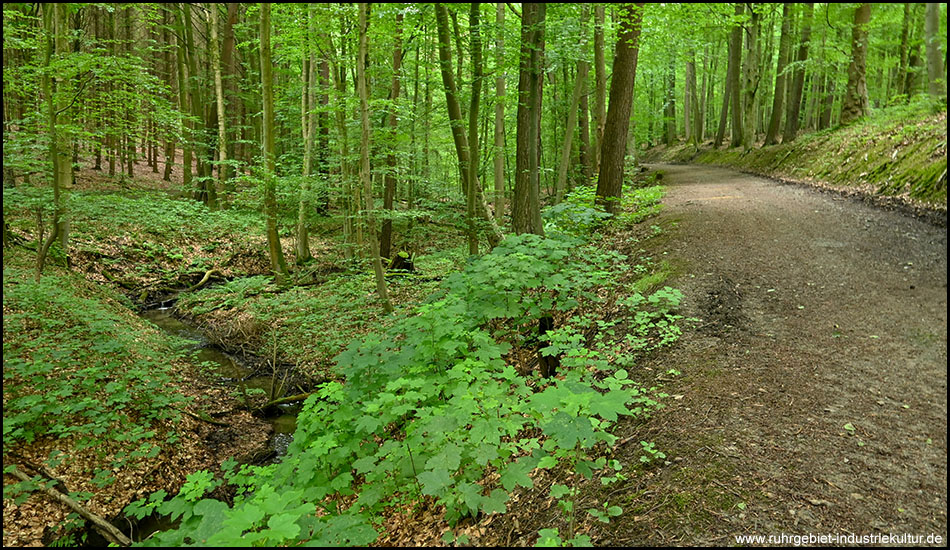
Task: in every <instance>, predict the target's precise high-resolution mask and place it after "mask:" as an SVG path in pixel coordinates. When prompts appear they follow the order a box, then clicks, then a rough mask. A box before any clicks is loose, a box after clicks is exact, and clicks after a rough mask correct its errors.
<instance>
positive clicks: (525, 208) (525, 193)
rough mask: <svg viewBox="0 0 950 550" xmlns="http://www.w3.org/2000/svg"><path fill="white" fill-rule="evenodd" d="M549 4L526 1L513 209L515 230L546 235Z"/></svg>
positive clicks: (519, 86)
mask: <svg viewBox="0 0 950 550" xmlns="http://www.w3.org/2000/svg"><path fill="white" fill-rule="evenodd" d="M545 11H546V6H545V4H540V3H526V4H522V11H521V56H520V59H521V61H520V69H519V72H520V76H519V78H518V137H517V148H516V157H515V169H516V172H515V192H514V200H513V203H512V208H511V217H512V228H513V229H514V231H515V233H517V234H519V235H520V234H522V233H534V234H536V235H544V226H543V225H542V224H541V181H540V170H539V165H540V155H541V150H540V147H539V145H540V142H541V136H540V121H541V85H542V78H543V75H542V68H541V63H542V56H543V55H544V19H545Z"/></svg>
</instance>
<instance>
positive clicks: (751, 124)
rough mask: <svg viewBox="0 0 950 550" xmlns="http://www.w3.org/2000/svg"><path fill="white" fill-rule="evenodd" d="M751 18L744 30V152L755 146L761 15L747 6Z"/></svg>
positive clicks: (753, 8)
mask: <svg viewBox="0 0 950 550" xmlns="http://www.w3.org/2000/svg"><path fill="white" fill-rule="evenodd" d="M749 11H750V13H751V17H750V18H749V24H748V28H747V29H746V44H745V51H746V60H745V67H744V71H743V75H742V124H743V128H742V140H741V141H742V147H743V148H744V149H745V150H747V151H748V150H749V149H751V148H752V147H753V146H754V145H755V137H756V120H757V117H756V93H757V92H758V89H759V20H760V19H761V15H760V14H759V12H758V11H756V10H755V5H754V4H752V3H750V4H749Z"/></svg>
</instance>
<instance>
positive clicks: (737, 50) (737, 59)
mask: <svg viewBox="0 0 950 550" xmlns="http://www.w3.org/2000/svg"><path fill="white" fill-rule="evenodd" d="M744 14H745V4H743V3H736V17H737V18H741V17H742V16H743V15H744ZM729 54H730V56H732V59H731V61H732V63H733V67H735V70H734V71H733V73H732V80H731V81H730V82H729V88H730V90H729V97H730V103H731V105H730V111H731V112H732V140H731V141H730V143H729V145H730V146H731V147H738V146H740V145H742V142H743V140H742V131H743V130H744V129H745V125H744V124H743V123H742V115H743V113H744V110H743V108H742V107H743V95H744V94H743V93H742V27H741V26H739V24H738V23H737V24H736V26H735V27H733V29H732V46H731V48H730V49H729Z"/></svg>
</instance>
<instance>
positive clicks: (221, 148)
mask: <svg viewBox="0 0 950 550" xmlns="http://www.w3.org/2000/svg"><path fill="white" fill-rule="evenodd" d="M208 7H209V9H208V12H209V14H210V15H209V19H210V20H209V22H208V26H209V28H210V29H211V37H210V38H211V43H210V44H209V48H210V50H211V67H212V70H213V71H214V97H215V107H216V108H217V112H218V180H219V181H220V182H221V188H222V189H225V188H226V187H227V185H226V182H227V177H228V170H227V163H228V147H227V143H228V134H227V115H226V114H225V112H224V79H223V77H222V71H221V51H220V46H219V44H218V4H214V3H212V4H209V5H208Z"/></svg>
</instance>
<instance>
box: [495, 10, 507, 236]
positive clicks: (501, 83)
mask: <svg viewBox="0 0 950 550" xmlns="http://www.w3.org/2000/svg"><path fill="white" fill-rule="evenodd" d="M495 26H496V27H497V31H496V33H497V34H496V35H495V36H496V38H495V150H494V176H495V201H494V203H495V205H494V206H495V221H496V222H497V223H501V221H502V220H503V219H504V216H505V70H504V69H505V3H504V2H496V3H495Z"/></svg>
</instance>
